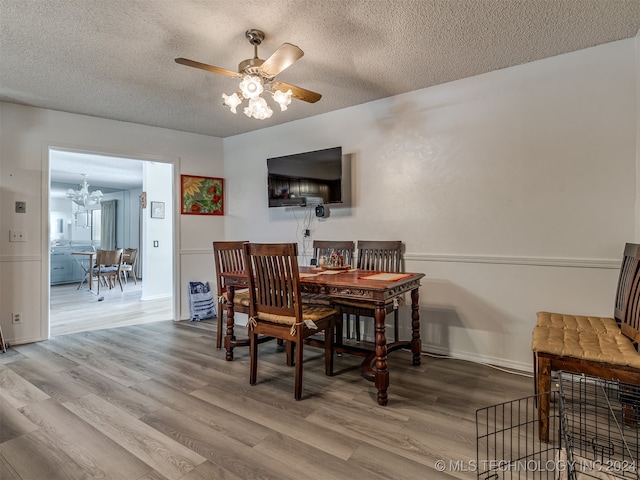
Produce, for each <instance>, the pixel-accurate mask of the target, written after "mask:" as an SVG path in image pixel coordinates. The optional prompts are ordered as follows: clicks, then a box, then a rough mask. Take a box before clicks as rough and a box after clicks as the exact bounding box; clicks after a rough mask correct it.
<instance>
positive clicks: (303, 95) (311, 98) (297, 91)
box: [271, 82, 322, 103]
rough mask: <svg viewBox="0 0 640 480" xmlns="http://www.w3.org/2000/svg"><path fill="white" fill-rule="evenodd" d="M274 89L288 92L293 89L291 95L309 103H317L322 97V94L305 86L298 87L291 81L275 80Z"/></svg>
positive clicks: (272, 87)
mask: <svg viewBox="0 0 640 480" xmlns="http://www.w3.org/2000/svg"><path fill="white" fill-rule="evenodd" d="M271 89H272V90H281V91H283V92H286V91H287V90H289V89H291V96H292V97H295V98H297V99H298V100H303V101H305V102H309V103H316V102H317V101H318V100H320V99H321V98H322V95H320V94H319V93H316V92H312V91H311V90H307V89H304V88H300V87H296V86H295V85H291V84H290V83H284V82H273V83H272V84H271Z"/></svg>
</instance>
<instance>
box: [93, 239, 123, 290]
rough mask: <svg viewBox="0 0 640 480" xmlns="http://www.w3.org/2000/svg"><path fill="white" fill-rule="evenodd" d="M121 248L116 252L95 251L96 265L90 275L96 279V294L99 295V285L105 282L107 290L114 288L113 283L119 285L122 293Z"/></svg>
mask: <svg viewBox="0 0 640 480" xmlns="http://www.w3.org/2000/svg"><path fill="white" fill-rule="evenodd" d="M122 252H123V250H122V248H118V249H116V250H96V263H95V266H94V267H93V269H92V272H91V273H92V274H93V276H94V277H96V278H97V279H98V282H97V283H98V292H97V293H98V294H100V284H101V283H102V281H103V280H104V281H106V282H107V285H109V290H111V289H112V288H113V287H115V284H116V283H115V281H116V279H117V280H118V283H119V284H120V291H124V288H123V287H122V278H121V277H120V274H121V267H122Z"/></svg>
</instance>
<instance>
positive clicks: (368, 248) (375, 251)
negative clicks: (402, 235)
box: [357, 240, 404, 272]
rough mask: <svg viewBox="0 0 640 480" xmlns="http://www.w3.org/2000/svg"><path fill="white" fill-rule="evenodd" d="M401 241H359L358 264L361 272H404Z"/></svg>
mask: <svg viewBox="0 0 640 480" xmlns="http://www.w3.org/2000/svg"><path fill="white" fill-rule="evenodd" d="M402 251H403V248H402V242H401V241H375V240H359V241H358V264H357V267H358V269H360V270H378V271H385V272H402V271H404V266H403V264H402V260H403V259H402Z"/></svg>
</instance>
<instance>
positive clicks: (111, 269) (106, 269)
mask: <svg viewBox="0 0 640 480" xmlns="http://www.w3.org/2000/svg"><path fill="white" fill-rule="evenodd" d="M117 271H118V267H117V266H115V267H114V266H109V267H102V268H98V267H94V268H93V273H95V274H98V273H115V272H117Z"/></svg>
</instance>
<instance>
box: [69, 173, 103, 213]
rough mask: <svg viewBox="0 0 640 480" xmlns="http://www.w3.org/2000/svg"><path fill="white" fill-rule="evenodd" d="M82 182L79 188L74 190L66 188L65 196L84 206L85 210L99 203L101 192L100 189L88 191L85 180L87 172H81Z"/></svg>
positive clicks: (87, 184)
mask: <svg viewBox="0 0 640 480" xmlns="http://www.w3.org/2000/svg"><path fill="white" fill-rule="evenodd" d="M82 176H83V177H84V179H83V180H82V184H81V186H80V190H74V189H72V188H70V189H69V190H67V197H69V198H70V199H71V200H72V201H73V202H74V203H75V204H77V205H79V206H81V207H84V208H85V210H89V209H90V208H91V207H95V206H96V205H99V204H100V199H101V198H102V196H103V194H102V192H101V191H100V190H94V191H93V192H91V193H89V183H88V182H87V174H86V173H83V174H82Z"/></svg>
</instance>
